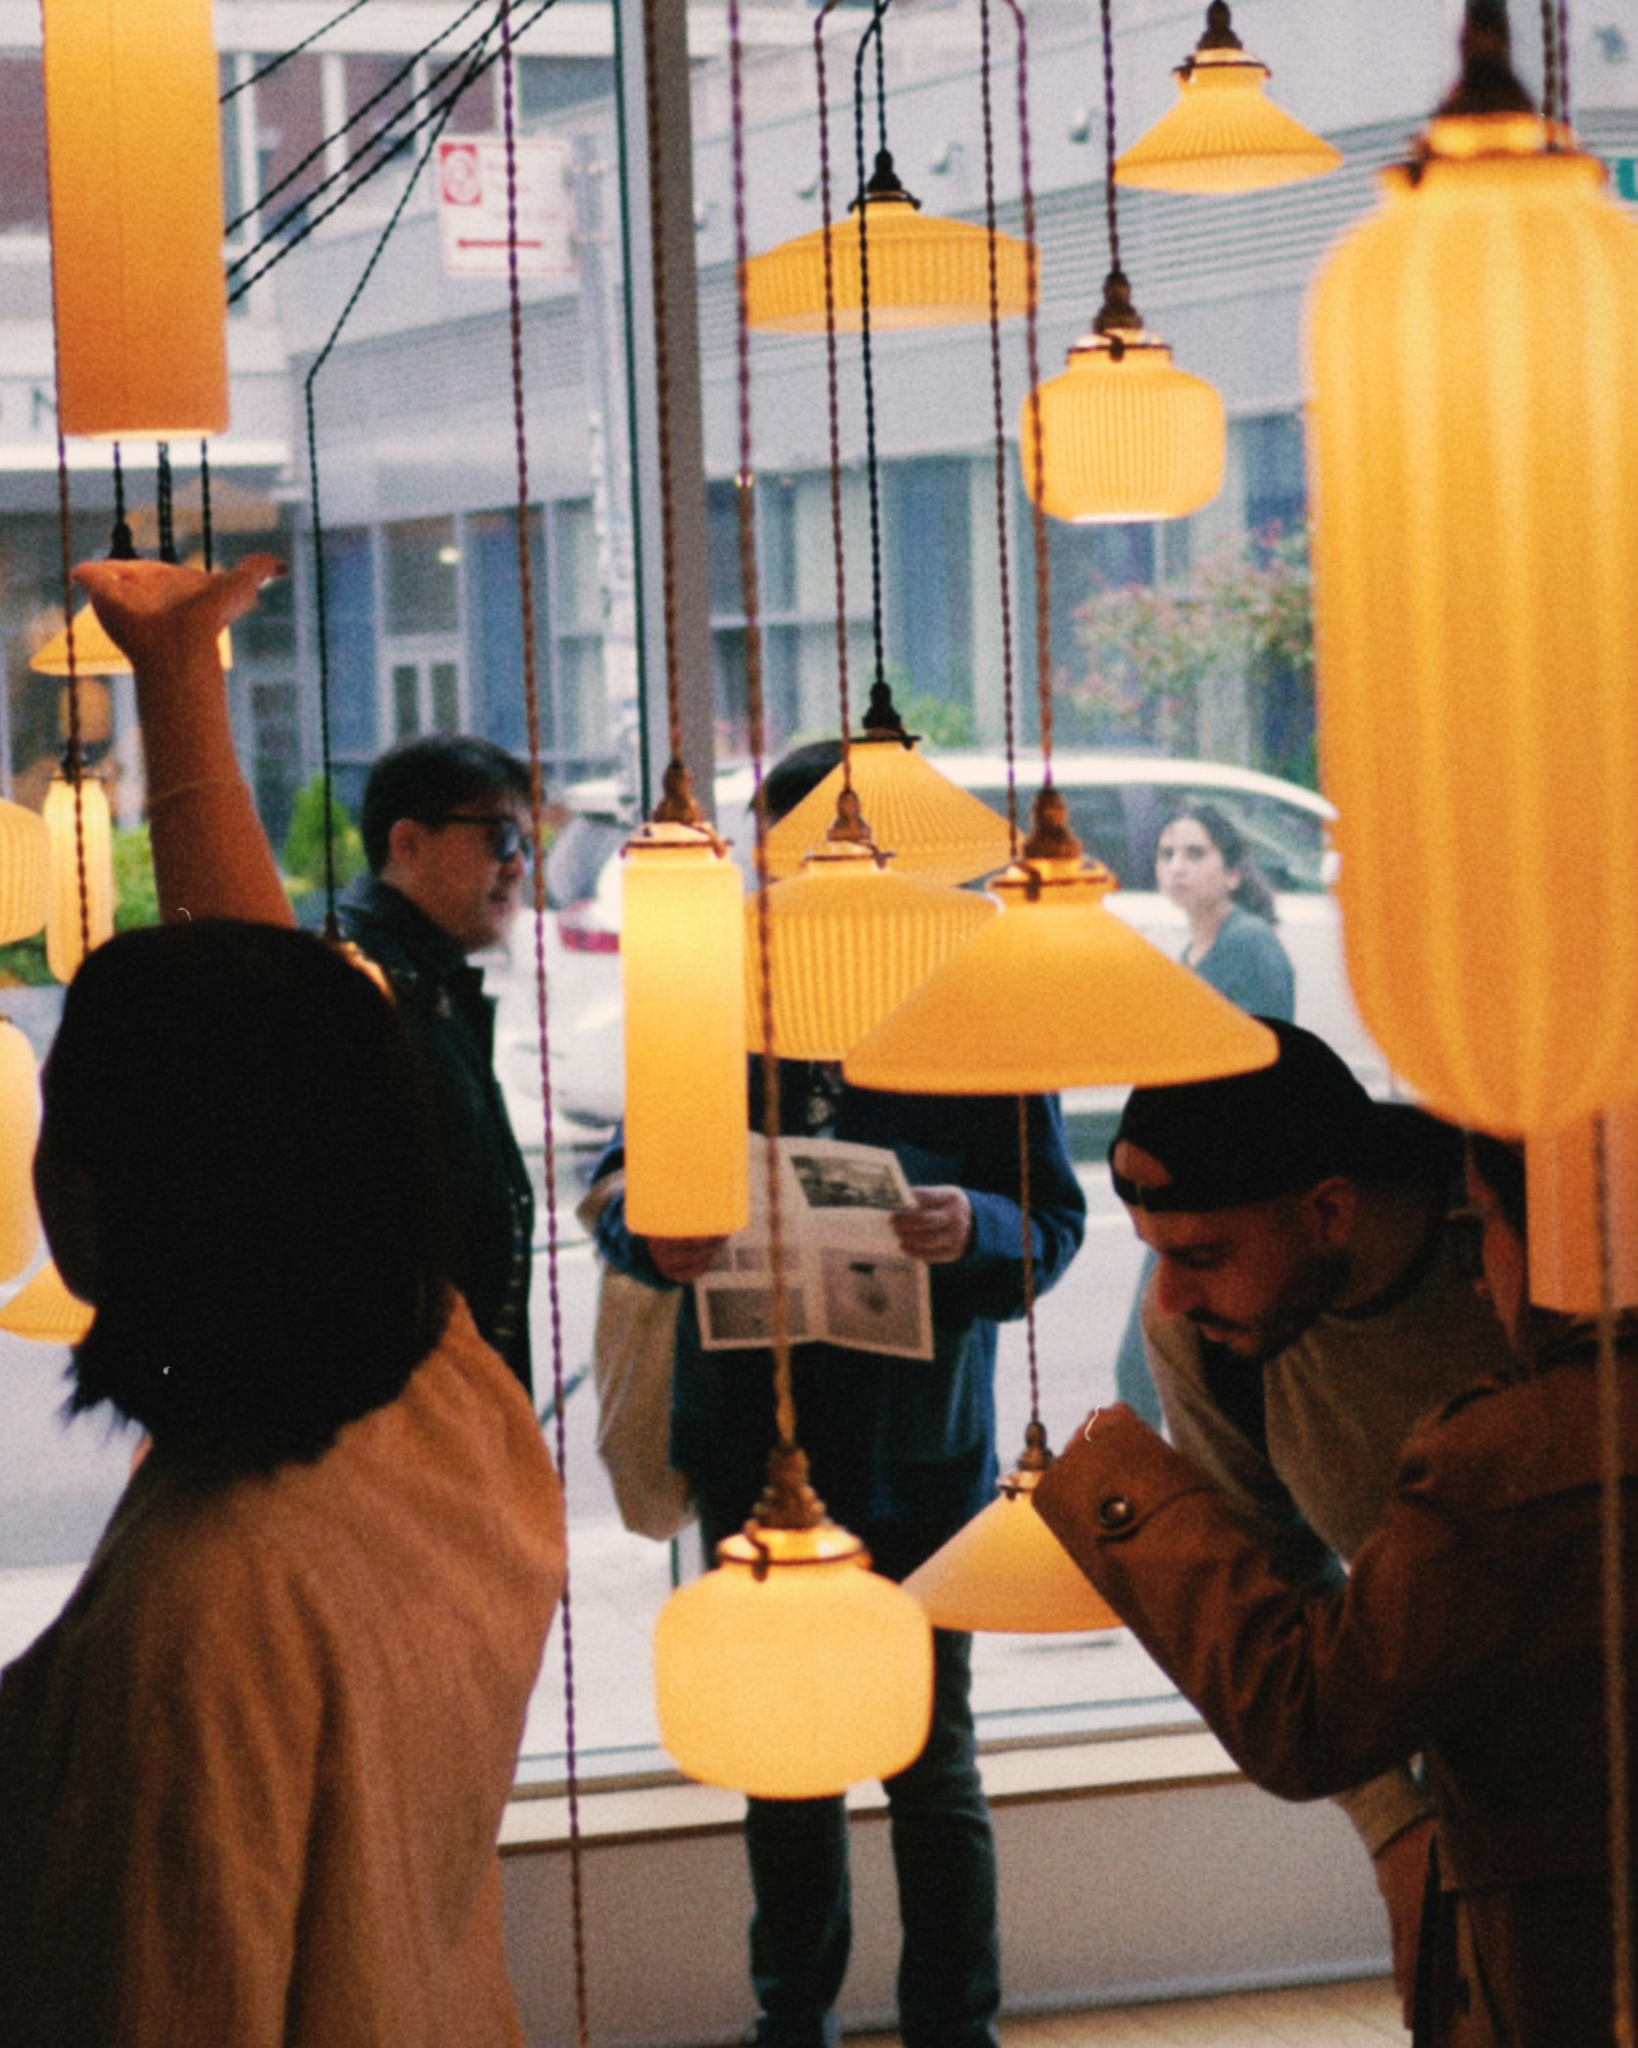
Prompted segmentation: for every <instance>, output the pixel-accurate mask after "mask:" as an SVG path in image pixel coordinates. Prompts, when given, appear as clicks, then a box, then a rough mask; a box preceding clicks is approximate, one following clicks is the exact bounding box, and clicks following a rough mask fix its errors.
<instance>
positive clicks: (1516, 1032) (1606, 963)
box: [1306, 4, 1638, 1136]
mask: <svg viewBox="0 0 1638 2048" xmlns="http://www.w3.org/2000/svg"><path fill="white" fill-rule="evenodd" d="M1603 187H1604V174H1603V171H1602V169H1601V167H1600V165H1599V164H1598V162H1597V160H1596V159H1594V158H1592V157H1589V156H1586V155H1583V154H1581V153H1580V152H1579V151H1578V150H1577V149H1576V148H1575V147H1574V145H1573V141H1572V138H1571V137H1570V135H1569V131H1568V129H1567V128H1566V127H1565V126H1564V125H1563V124H1562V123H1561V122H1558V121H1552V120H1545V121H1544V120H1543V119H1542V118H1540V117H1539V116H1538V115H1537V114H1536V112H1535V111H1534V108H1533V106H1532V104H1531V102H1530V100H1529V98H1528V96H1527V95H1526V94H1525V92H1524V90H1523V88H1522V87H1521V86H1520V85H1519V83H1518V81H1517V79H1516V78H1515V77H1514V76H1513V73H1512V71H1511V68H1510V62H1509V49H1508V37H1507V23H1506V16H1505V13H1504V12H1503V11H1502V10H1500V9H1499V8H1497V7H1495V6H1494V5H1484V4H1475V5H1473V6H1471V7H1470V9H1469V13H1468V17H1467V23H1466V28H1465V31H1464V36H1463V75H1462V79H1461V82H1460V83H1459V85H1458V86H1457V88H1456V90H1455V91H1454V92H1453V94H1452V95H1451V96H1450V98H1448V99H1447V100H1446V102H1445V103H1444V105H1443V106H1442V107H1441V108H1440V110H1439V112H1438V114H1437V115H1436V116H1435V117H1434V119H1433V121H1432V122H1431V124H1430V125H1429V127H1428V130H1427V132H1426V134H1425V136H1424V137H1423V138H1422V139H1421V142H1420V143H1419V145H1418V147H1417V150H1416V153H1415V156H1414V159H1413V161H1412V162H1411V163H1410V164H1408V165H1406V166H1404V167H1402V168H1401V169H1399V170H1397V171H1394V172H1390V173H1389V174H1388V176H1387V179H1386V180H1385V188H1386V203H1385V205H1384V206H1383V207H1382V208H1381V209H1380V210H1379V211H1378V212H1377V213H1376V214H1374V215H1373V216H1372V217H1370V218H1369V219H1368V220H1367V221H1366V222H1365V223H1364V224H1363V225H1362V226H1360V227H1358V228H1356V229H1355V230H1354V232H1353V233H1352V234H1350V235H1349V236H1348V237H1347V238H1346V240H1344V241H1343V242H1342V244H1341V245H1340V246H1339V247H1338V249H1337V250H1336V251H1335V253H1334V254H1333V255H1332V256H1331V258H1330V260H1329V261H1328V262H1327V264H1326V265H1325V267H1324V269H1323V270H1322V272H1321V273H1320V275H1319V276H1318V278H1317V279H1316V281H1315V284H1314V286H1313V287H1312V290H1311V292H1310V296H1309V301H1308V307H1307V317H1306V354H1307V381H1308V386H1309V391H1310V401H1309V415H1308V417H1309V436H1308V447H1309V457H1310V462H1311V467H1312V490H1311V497H1312V498H1313V500H1314V503H1315V508H1316V509H1315V523H1314V581H1315V606H1314V610H1315V636H1316V657H1317V675H1318V689H1319V700H1320V740H1321V769H1322V774H1323V779H1324V786H1325V790H1326V794H1327V795H1328V796H1329V797H1330V798H1331V799H1332V801H1333V802H1334V803H1335V804H1336V805H1337V807H1338V810H1339V813H1340V821H1339V823H1338V826H1337V842H1338V848H1339V851H1340V853H1341V857H1342V858H1341V877H1340V883H1339V891H1338V893H1339V896H1340V899H1341V905H1342V916H1343V936H1344V940H1345V943H1346V950H1347V959H1348V969H1349V976H1350V979H1351V981H1352V984H1353V991H1354V995H1355V998H1356V1000H1357V1002H1358V1004H1359V1008H1360V1011H1361V1014H1362V1015H1363V1017H1364V1019H1365V1022H1366V1024H1367V1025H1368V1026H1369V1028H1370V1031H1371V1033H1372V1035H1373V1037H1374V1038H1375V1039H1376V1041H1377V1042H1378V1044H1380V1045H1381V1047H1382V1049H1383V1051H1384V1052H1385V1053H1386V1055H1387V1057H1388V1060H1389V1063H1390V1065H1391V1066H1392V1067H1394V1069H1395V1070H1396V1071H1397V1072H1399V1073H1400V1074H1402V1075H1403V1076H1404V1077H1405V1078H1406V1079H1407V1080H1408V1081H1409V1082H1410V1084H1411V1085H1412V1086H1413V1087H1414V1088H1415V1089H1416V1090H1417V1091H1418V1092H1419V1093H1420V1094H1421V1095H1422V1096H1423V1097H1424V1099H1425V1100H1426V1101H1427V1102H1428V1103H1429V1104H1430V1105H1431V1106H1432V1107H1433V1108H1435V1109H1437V1110H1440V1111H1442V1112H1443V1113H1445V1114H1446V1115H1448V1116H1451V1117H1453V1118H1456V1119H1459V1120H1461V1121H1465V1122H1471V1123H1474V1124H1477V1125H1480V1126H1482V1127H1483V1128H1486V1129H1489V1130H1494V1131H1499V1132H1503V1133H1509V1132H1511V1133H1519V1132H1523V1133H1526V1134H1527V1135H1530V1136H1534V1135H1535V1134H1536V1133H1537V1132H1538V1131H1541V1130H1545V1129H1551V1128H1554V1127H1557V1126H1561V1125H1564V1124H1569V1123H1573V1122H1576V1121H1577V1120H1579V1119H1582V1118H1585V1117H1587V1116H1589V1115H1591V1114H1593V1113H1595V1112H1597V1111H1598V1110H1600V1109H1603V1108H1606V1107H1608V1106H1610V1105H1612V1104H1615V1103H1618V1102H1621V1101H1624V1100H1626V1099H1628V1098H1630V1097H1631V1095H1632V1093H1633V1085H1634V1072H1633V1047H1634V1045H1635V1044H1638V925H1635V923H1634V920H1633V917H1632V906H1633V903H1634V901H1635V900H1638V831H1635V830H1634V823H1633V799H1632V793H1633V789H1634V787H1635V786H1638V671H1635V668H1634V654H1633V650H1634V648H1635V647H1638V494H1635V492H1634V490H1633V479H1634V477H1635V476H1638V381H1635V379H1634V377H1633V375H1632V366H1631V347H1632V337H1633V335H1634V334H1635V333H1638V223H1635V222H1634V221H1633V220H1631V219H1630V218H1628V217H1627V216H1626V215H1625V214H1624V213H1623V212H1622V210H1621V209H1620V208H1619V207H1618V206H1616V205H1615V204H1614V203H1613V202H1612V201H1611V200H1610V199H1609V198H1608V197H1607V196H1606V194H1605V191H1604V189H1603ZM1549 309H1550V313H1549ZM1544 318H1546V319H1547V321H1548V325H1547V326H1546V327H1544V325H1543V320H1544Z"/></svg>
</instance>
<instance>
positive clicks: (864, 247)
mask: <svg viewBox="0 0 1638 2048" xmlns="http://www.w3.org/2000/svg"><path fill="white" fill-rule="evenodd" d="M891 4H892V0H875V12H874V14H873V15H872V17H871V22H870V26H869V27H868V28H867V29H866V30H865V32H864V34H863V35H862V36H861V37H860V38H859V48H858V52H857V54H856V55H855V57H854V60H853V153H854V160H855V167H856V169H857V172H858V179H859V197H858V200H857V202H856V204H857V207H858V213H859V346H860V354H861V361H862V365H863V370H864V405H865V474H866V476H867V478H868V480H869V486H870V628H871V641H872V648H873V652H874V655H875V672H874V674H873V676H872V678H871V680H872V681H873V682H877V683H885V682H886V681H887V671H886V663H885V659H884V654H883V645H882V632H883V626H882V500H881V474H880V467H879V464H878V461H877V456H876V369H875V350H874V347H873V345H872V342H871V334H870V197H869V192H868V189H867V183H866V177H865V88H864V66H865V56H866V53H867V52H868V50H869V48H870V39H871V37H872V36H874V37H875V38H876V79H877V92H876V97H877V102H878V106H879V107H880V108H881V110H882V111H881V112H880V114H879V118H878V124H877V125H878V132H879V133H880V135H881V137H882V144H881V146H882V148H883V149H884V150H885V149H886V147H887V141H886V136H887V125H886V123H887V116H886V111H885V94H884V93H883V91H882V80H883V78H884V76H885V73H884V71H883V67H882V54H881V36H882V16H883V15H884V14H885V13H886V12H887V10H888V8H889V6H890V5H891Z"/></svg>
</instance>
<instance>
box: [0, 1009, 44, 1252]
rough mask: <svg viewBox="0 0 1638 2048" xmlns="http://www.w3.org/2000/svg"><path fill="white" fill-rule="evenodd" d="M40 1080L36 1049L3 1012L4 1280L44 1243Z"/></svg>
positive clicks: (0, 1149)
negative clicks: (37, 1171) (37, 1181)
mask: <svg viewBox="0 0 1638 2048" xmlns="http://www.w3.org/2000/svg"><path fill="white" fill-rule="evenodd" d="M39 1129H40V1082H39V1077H38V1076H37V1074H36V1073H35V1070H34V1048H33V1047H32V1046H31V1045H30V1044H29V1042H28V1040H27V1039H26V1038H25V1037H24V1036H23V1034H22V1032H21V1031H19V1030H18V1028H17V1026H16V1025H15V1024H13V1023H12V1021H11V1019H10V1018H9V1017H7V1016H5V1015H4V1014H3V1013H0V1280H13V1279H15V1278H16V1276H17V1275H18V1274H19V1273H20V1272H22V1270H23V1268H24V1267H25V1266H26V1265H27V1264H28V1262H29V1260H30V1259H32V1258H33V1256H34V1254H35V1252H36V1250H37V1249H38V1248H39V1243H40V1217H39V1211H38V1210H37V1209H36V1208H35V1205H34V1140H35V1138H36V1136H37V1135H38V1133H39Z"/></svg>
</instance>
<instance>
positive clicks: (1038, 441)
mask: <svg viewBox="0 0 1638 2048" xmlns="http://www.w3.org/2000/svg"><path fill="white" fill-rule="evenodd" d="M1006 4H1007V7H1008V8H1009V10H1010V11H1011V14H1012V20H1013V27H1014V29H1015V30H1016V32H1017V38H1018V185H1019V196H1020V200H1021V203H1022V207H1023V223H1022V225H1023V230H1024V261H1025V264H1026V265H1027V267H1028V280H1029V282H1028V290H1027V291H1026V292H1025V295H1024V351H1025V373H1026V375H1027V376H1028V378H1029V415H1030V425H1031V428H1032V429H1033V432H1034V436H1035V489H1034V490H1033V491H1032V492H1030V493H1029V494H1028V495H1029V499H1030V537H1031V539H1032V540H1033V542H1034V546H1035V683H1036V692H1037V696H1038V698H1039V702H1040V716H1041V778H1042V782H1043V784H1044V785H1046V786H1047V787H1050V786H1051V783H1052V561H1051V556H1050V555H1049V553H1048V549H1047V521H1046V513H1045V511H1044V510H1043V509H1042V506H1043V501H1044V500H1045V497H1046V435H1045V433H1044V432H1043V431H1042V422H1041V253H1040V249H1039V247H1038V245H1037V243H1036V240H1035V184H1034V176H1033V167H1032V164H1031V160H1030V141H1029V30H1028V28H1027V27H1026V25H1025V22H1024V10H1023V8H1022V7H1021V6H1020V5H1019V0H1006ZM1108 18H1109V0H1104V23H1105V34H1106V36H1107V34H1108ZM1109 90H1110V122H1109V127H1110V133H1111V135H1113V133H1114V113H1113V108H1114V98H1113V95H1114V72H1113V69H1111V70H1110V72H1109Z"/></svg>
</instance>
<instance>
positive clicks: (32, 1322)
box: [0, 1259, 96, 1344]
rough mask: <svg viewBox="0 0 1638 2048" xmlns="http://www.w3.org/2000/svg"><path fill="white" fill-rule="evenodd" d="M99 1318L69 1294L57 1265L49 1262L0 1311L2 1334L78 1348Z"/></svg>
mask: <svg viewBox="0 0 1638 2048" xmlns="http://www.w3.org/2000/svg"><path fill="white" fill-rule="evenodd" d="M95 1318H96V1311H95V1310H94V1309H93V1308H92V1307H91V1306H90V1304H89V1303H87V1302H83V1301H81V1299H80V1298H79V1296H78V1295H77V1294H70V1293H69V1291H68V1289H67V1287H66V1286H65V1285H64V1284H63V1276H62V1275H61V1274H60V1273H59V1272H58V1271H57V1267H56V1264H55V1262H54V1261H53V1260H51V1259H47V1261H46V1263H45V1264H44V1265H43V1266H42V1267H41V1268H40V1270H39V1272H37V1273H35V1274H34V1275H33V1276H32V1277H31V1278H30V1279H28V1280H26V1281H25V1282H24V1283H23V1285H22V1286H21V1287H19V1288H18V1290H17V1292H16V1293H15V1294H14V1295H13V1296H12V1297H11V1299H10V1301H8V1302H7V1303H6V1305H5V1307H4V1308H0V1330H9V1331H10V1332H11V1334H12V1335H13V1336H14V1337H29V1338H32V1339H33V1341H34V1342H35V1343H36V1344H77V1343H78V1342H79V1341H80V1339H81V1338H82V1337H83V1336H84V1335H85V1333H86V1331H87V1330H89V1329H90V1327H91V1325H92V1323H93V1321H94V1320H95Z"/></svg>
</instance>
